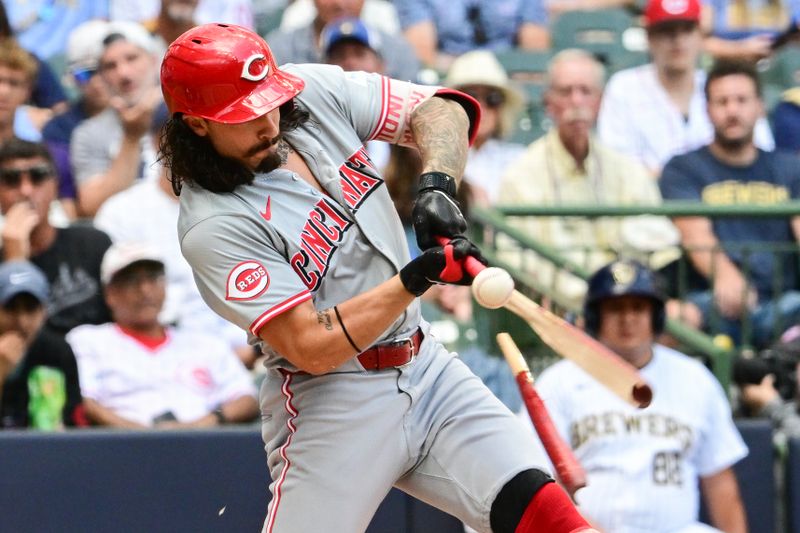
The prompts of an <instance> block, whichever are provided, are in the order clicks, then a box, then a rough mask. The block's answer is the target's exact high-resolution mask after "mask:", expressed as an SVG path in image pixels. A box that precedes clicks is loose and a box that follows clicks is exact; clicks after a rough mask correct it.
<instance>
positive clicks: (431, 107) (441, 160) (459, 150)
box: [411, 97, 469, 179]
mask: <svg viewBox="0 0 800 533" xmlns="http://www.w3.org/2000/svg"><path fill="white" fill-rule="evenodd" d="M411 131H412V132H413V134H414V140H415V141H416V143H417V147H418V148H419V151H420V154H421V155H422V164H423V169H422V171H423V172H427V171H431V170H435V171H438V172H444V173H446V174H449V175H451V176H453V177H455V178H456V179H461V175H462V174H463V173H464V166H465V165H466V161H467V150H468V148H469V142H468V131H469V119H468V118H467V113H466V112H465V111H464V109H463V108H462V107H461V105H460V104H458V103H457V102H454V101H452V100H445V99H443V98H436V97H434V98H431V99H430V100H428V101H426V102H423V103H422V104H420V106H419V107H418V108H417V109H415V110H414V114H413V115H412V116H411Z"/></svg>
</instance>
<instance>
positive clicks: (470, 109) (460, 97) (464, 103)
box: [433, 87, 481, 146]
mask: <svg viewBox="0 0 800 533" xmlns="http://www.w3.org/2000/svg"><path fill="white" fill-rule="evenodd" d="M433 95H434V96H441V97H443V98H447V99H449V100H454V101H455V102H457V103H458V104H460V105H461V107H463V108H464V111H466V112H467V116H468V117H469V145H470V146H472V143H474V142H475V137H476V136H477V135H478V125H479V124H480V123H481V104H479V103H478V101H477V100H475V99H474V98H473V97H471V96H470V95H468V94H465V93H462V92H461V91H457V90H455V89H448V88H447V87H443V88H441V89H439V90H438V91H436V92H435V93H434V94H433Z"/></svg>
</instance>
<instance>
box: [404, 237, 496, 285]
mask: <svg viewBox="0 0 800 533" xmlns="http://www.w3.org/2000/svg"><path fill="white" fill-rule="evenodd" d="M467 256H472V257H474V258H476V259H477V260H478V261H480V262H481V263H483V264H484V265H485V264H486V263H487V261H486V259H484V258H483V256H482V255H481V252H480V250H478V247H477V246H475V245H474V244H472V243H471V242H470V241H469V240H467V238H466V237H464V236H457V237H455V238H454V239H452V240H451V241H450V242H449V243H448V244H446V245H445V246H434V247H433V248H428V249H427V250H425V251H424V252H422V254H421V255H420V256H419V257H417V258H416V259H414V260H412V261H411V262H410V263H408V264H407V265H406V266H404V267H403V268H402V269H401V270H400V281H401V282H402V283H403V286H404V287H405V288H406V290H407V291H408V292H410V293H411V294H414V295H416V296H422V294H423V293H424V292H425V291H427V290H428V289H430V288H431V285H433V284H434V283H450V284H453V285H470V284H472V276H471V275H470V274H469V272H467V269H466V268H464V264H463V261H464V259H465V258H466V257H467Z"/></svg>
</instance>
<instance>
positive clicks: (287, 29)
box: [0, 0, 800, 468]
mask: <svg viewBox="0 0 800 533" xmlns="http://www.w3.org/2000/svg"><path fill="white" fill-rule="evenodd" d="M0 8H2V9H0V212H2V219H3V220H2V230H1V231H0V237H1V238H2V263H0V428H24V427H30V428H38V429H42V430H56V429H61V428H64V427H65V426H70V427H71V426H78V427H88V426H102V425H108V426H120V427H129V428H132V427H136V428H141V427H169V428H175V427H205V426H213V425H222V424H229V423H254V422H256V420H257V418H258V415H257V412H258V409H257V404H256V397H257V393H256V390H257V389H256V387H257V384H258V380H259V374H260V371H259V365H258V362H259V361H258V359H259V357H260V355H261V354H260V353H259V352H258V350H257V349H256V348H254V347H253V346H251V345H249V344H248V342H247V336H246V334H245V333H244V332H242V331H241V330H239V329H238V328H236V327H235V326H232V325H231V324H230V323H228V322H226V321H225V320H223V319H222V318H220V317H218V316H217V315H216V314H214V313H213V312H212V311H210V310H209V309H208V308H207V307H206V306H205V304H204V303H203V302H202V299H201V297H200V294H199V292H198V290H197V288H196V286H195V284H194V280H193V279H192V273H191V270H190V269H189V267H188V265H187V263H186V261H185V260H184V259H183V257H182V256H181V254H180V249H179V244H178V242H177V230H176V227H175V222H176V220H177V216H178V215H177V214H178V201H177V197H176V196H175V193H174V192H173V189H172V187H171V184H170V182H169V181H168V179H169V176H168V171H167V170H166V169H164V168H162V166H161V165H160V163H159V158H158V153H159V128H160V127H161V125H162V124H163V123H164V121H165V120H166V118H167V116H166V115H167V112H166V108H165V105H164V102H163V98H162V95H161V91H160V87H159V66H160V60H161V57H162V55H163V54H164V52H165V50H166V47H167V46H168V45H169V43H170V42H172V41H173V40H174V39H175V38H176V37H177V36H179V35H180V34H181V33H183V32H184V31H186V30H187V29H189V28H191V27H193V26H195V25H197V24H200V23H205V22H212V21H213V22H224V23H233V24H239V25H242V26H245V27H249V28H252V29H255V30H256V31H257V32H258V33H259V34H261V35H262V36H263V37H265V39H266V40H267V42H268V44H269V45H270V47H271V49H272V50H273V53H274V54H275V57H276V59H277V61H278V64H284V63H305V62H324V63H330V64H334V65H338V66H340V67H341V68H343V69H344V70H365V71H370V72H375V73H379V74H383V75H386V76H389V77H393V78H398V79H403V80H411V81H414V82H416V83H422V84H435V85H444V86H448V87H452V88H456V89H458V90H461V91H463V92H465V93H467V94H469V95H471V96H473V97H474V98H476V99H477V100H478V101H479V102H480V103H481V107H482V121H481V126H480V129H479V131H478V132H477V135H476V138H475V142H474V144H473V145H472V147H471V149H470V153H469V161H468V164H467V168H466V170H465V173H464V178H463V182H462V185H461V189H460V191H459V195H460V198H459V199H460V202H461V206H462V209H463V210H464V212H465V214H466V215H467V216H468V217H469V208H470V206H480V207H482V208H487V207H489V208H490V207H492V206H496V205H503V206H511V205H521V206H524V205H552V206H557V205H576V204H589V205H607V206H622V205H638V206H644V205H658V204H660V203H661V202H662V198H667V199H670V200H672V199H680V200H690V201H697V202H702V203H705V204H707V205H721V206H734V205H746V204H754V203H755V204H760V205H770V204H776V203H780V202H784V201H787V200H798V199H800V159H798V158H799V157H800V60H797V59H795V60H794V62H792V58H793V57H797V56H800V38H798V36H800V30H799V29H798V25H800V3H798V2H796V1H795V2H789V1H776V2H770V3H759V4H756V3H752V5H751V4H749V3H741V2H729V1H726V0H702V2H701V0H649V1H646V2H641V1H639V0H394V1H393V2H392V1H389V0H293V1H292V0H235V1H226V2H215V1H212V0H161V1H158V0H148V1H138V2H123V1H121V0H75V1H73V2H64V3H61V2H55V3H54V2H37V1H34V2H23V1H14V0H11V1H3V2H2V3H1V4H0ZM604 15H605V18H604V17H603V16H604ZM620 16H622V17H623V19H624V20H625V21H627V22H626V25H624V26H623V27H618V28H616V29H614V30H610V29H609V27H607V26H603V24H605V23H603V22H601V21H602V20H606V21H608V20H612V19H614V18H615V17H616V19H615V20H619V17H620ZM589 20H593V21H596V22H595V23H596V24H598V25H599V26H598V28H600V27H602V28H603V29H602V31H606V32H611V40H612V41H614V42H615V43H616V45H617V48H616V49H615V50H613V51H612V52H609V51H608V39H607V38H603V39H600V40H601V41H602V43H601V44H602V46H605V47H606V48H602V47H601V46H594V45H593V44H592V43H591V42H590V41H588V40H582V39H578V38H572V39H570V37H575V35H572V34H575V33H576V32H578V31H579V29H580V27H579V26H580V25H576V21H578V22H580V21H584V23H585V21H589ZM569 21H572V24H570V23H569ZM586 24H588V23H586ZM588 29H590V30H591V29H593V28H592V27H591V24H589V25H588ZM594 31H596V32H598V31H601V30H600V29H597V28H594ZM565 43H567V44H565ZM601 48H602V50H601ZM782 69H783V70H782ZM787 73H788V74H787ZM366 149H367V151H368V153H369V155H370V157H371V158H372V160H373V161H374V162H375V163H376V165H378V167H379V168H382V169H383V174H384V177H385V178H386V183H387V187H388V188H389V190H390V192H391V194H392V195H393V198H394V200H395V203H396V206H397V208H398V212H399V213H400V215H401V219H402V220H403V222H404V224H405V225H406V227H407V228H408V235H409V246H410V247H412V248H413V247H414V239H413V230H412V229H411V221H410V213H411V204H412V203H413V199H414V194H415V192H416V179H417V177H418V169H419V159H418V157H417V155H416V154H415V152H414V151H413V150H410V149H408V148H403V147H398V146H389V145H386V144H384V143H381V142H379V141H370V142H369V143H368V144H367V146H366ZM662 195H663V197H662ZM509 220H510V222H511V223H512V225H514V227H516V228H517V229H519V230H520V231H522V232H524V233H525V234H526V235H528V236H529V237H530V238H533V239H535V240H537V241H540V242H541V243H543V244H545V245H547V246H549V247H552V248H553V249H554V250H556V251H557V252H558V253H561V254H563V255H564V256H566V257H568V258H569V259H570V260H571V261H573V262H574V263H575V264H578V265H581V266H582V267H583V268H585V269H586V270H588V271H590V272H594V271H597V270H598V269H600V268H601V267H603V266H604V265H607V264H608V263H609V262H610V261H612V260H614V259H618V258H622V259H635V260H638V261H641V262H642V263H643V264H645V265H646V266H647V267H649V268H651V269H653V270H655V271H661V272H660V273H661V274H662V275H664V276H665V277H666V278H669V279H670V284H671V287H668V290H667V291H666V293H665V301H664V312H665V314H666V316H667V317H669V318H671V319H676V320H681V321H683V322H684V323H685V324H687V325H688V326H690V327H693V328H698V329H701V330H705V331H707V332H714V333H719V332H723V333H724V334H726V335H728V336H729V337H730V338H731V339H732V341H733V342H734V343H735V344H737V345H740V344H744V343H745V341H743V339H742V331H741V329H742V323H743V322H744V323H746V324H748V327H749V328H751V329H752V327H753V322H754V321H755V325H756V326H755V327H756V331H755V334H754V335H753V336H752V337H751V338H749V339H746V340H748V342H749V341H752V343H753V344H752V347H753V348H754V349H755V350H761V349H765V348H767V347H770V346H771V345H773V344H774V343H775V342H778V343H780V342H781V338H783V343H784V344H786V343H790V342H792V341H794V340H796V339H797V331H796V327H797V326H799V325H800V296H798V294H800V282H798V280H800V276H798V275H797V274H798V273H797V272H795V270H796V268H797V251H796V249H795V248H796V244H797V242H798V240H800V219H797V220H796V219H793V218H792V219H790V218H788V217H787V218H770V219H767V218H764V219H745V218H731V219H727V220H726V221H724V222H722V221H712V220H710V219H705V218H701V217H686V216H684V217H678V218H675V219H672V220H670V219H668V218H666V217H655V216H636V217H606V218H594V219H593V218H568V217H561V218H559V217H540V218H535V217H520V218H517V219H509ZM753 242H759V243H762V244H763V243H767V242H768V243H770V244H774V245H776V246H783V247H784V248H781V250H788V251H783V252H781V253H782V254H783V255H776V254H774V253H771V252H760V251H758V250H756V251H755V252H754V251H753V250H752V249H751V248H748V246H749V244H752V243H753ZM497 244H498V247H499V248H500V250H499V251H500V252H501V253H502V254H503V257H504V258H505V259H506V260H508V261H509V262H510V263H511V264H513V265H514V266H516V267H518V268H519V269H521V271H523V272H526V273H528V274H530V275H531V276H533V277H534V278H535V279H537V280H538V281H539V282H540V283H541V284H542V286H545V287H548V290H547V291H546V293H545V294H543V296H545V297H546V298H547V299H550V300H552V301H554V302H557V303H558V304H559V305H561V306H563V308H567V309H569V308H573V309H576V308H577V309H579V308H580V306H581V302H582V301H583V299H584V298H585V295H586V282H585V281H584V280H583V279H580V278H579V277H578V276H575V275H573V274H571V273H569V272H565V271H559V270H558V269H555V268H553V266H552V265H551V264H549V263H548V262H547V261H544V260H543V259H542V258H541V257H537V256H536V254H534V253H533V252H532V251H530V250H520V249H519V247H518V246H517V245H516V244H515V243H513V242H498V243H497ZM681 258H682V259H681ZM681 261H684V262H683V263H681ZM679 263H680V264H682V265H683V266H685V267H686V268H683V266H682V267H680V268H679V267H677V266H676V265H678V264H679ZM678 270H680V271H681V272H682V275H684V276H685V277H686V279H687V280H688V281H687V283H688V290H684V292H682V293H681V292H678V291H677V290H676V289H675V286H676V285H677V284H678V282H677V281H676V278H675V272H676V271H678ZM684 270H688V274H687V273H686V272H684ZM681 285H683V283H682V282H681ZM669 289H672V290H669ZM667 297H668V298H667ZM426 298H427V301H426V303H425V305H426V306H427V309H428V311H429V312H430V313H431V314H432V316H442V315H444V316H446V317H450V319H451V320H452V321H455V322H457V323H467V322H469V321H471V320H473V309H472V301H471V296H470V293H469V290H468V289H467V288H464V287H453V286H441V287H436V288H435V290H434V291H431V292H430V294H429V295H427V296H426ZM720 323H722V326H720ZM793 327H794V328H795V329H792V328H793ZM209 332H213V333H214V336H213V337H210V336H209ZM659 332H660V330H659ZM782 334H783V337H781V335H782ZM468 354H469V355H468ZM467 356H469V357H471V358H472V359H473V360H472V361H471V363H470V364H471V365H473V368H474V369H475V371H476V373H478V374H481V377H483V378H484V379H485V381H486V382H487V383H493V384H495V392H496V394H497V395H498V396H499V397H501V399H503V401H504V402H506V403H507V404H508V405H509V406H510V407H511V408H512V409H516V408H518V407H519V400H518V398H514V393H513V392H512V389H513V388H514V387H515V385H514V383H513V380H509V379H507V378H508V376H504V374H506V373H507V371H506V370H505V367H504V365H502V364H494V362H496V361H494V362H492V357H491V356H490V355H489V354H488V353H484V352H482V351H480V350H479V351H477V353H476V352H474V351H469V350H468V351H466V352H465V357H467ZM795 366H796V365H795ZM775 381H776V376H774V375H773V373H772V372H767V373H765V374H761V375H759V377H758V379H757V380H750V381H749V382H746V383H740V385H741V389H742V390H741V394H742V397H743V401H744V403H745V404H746V405H748V406H750V407H751V408H752V409H751V411H757V412H756V413H755V414H761V415H764V416H773V418H775V419H776V427H778V428H779V429H781V428H784V429H785V427H784V426H785V425H786V424H785V423H784V422H782V421H784V420H785V419H787V418H790V419H792V418H793V419H797V418H798V415H797V409H796V407H794V406H793V402H792V400H793V397H794V396H795V395H796V393H797V391H796V390H794V391H790V392H789V393H787V394H784V395H783V396H784V397H783V398H781V395H779V394H778V392H777V389H776V388H775V386H774V384H775ZM795 383H796V379H795ZM81 398H83V400H81ZM779 409H780V412H781V413H783V414H782V415H781V417H780V421H779V420H778V415H777V414H776V413H777V412H778V410H779ZM795 433H796V431H795ZM727 466H728V463H726V464H725V467H726V468H727Z"/></svg>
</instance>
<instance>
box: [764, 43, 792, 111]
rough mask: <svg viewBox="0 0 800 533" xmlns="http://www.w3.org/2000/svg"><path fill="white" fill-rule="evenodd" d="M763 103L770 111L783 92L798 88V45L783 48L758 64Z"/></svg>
mask: <svg viewBox="0 0 800 533" xmlns="http://www.w3.org/2000/svg"><path fill="white" fill-rule="evenodd" d="M759 74H760V78H761V82H762V84H763V96H764V103H765V106H766V108H767V109H772V108H773V107H774V106H775V104H777V103H778V101H779V100H780V98H781V95H782V94H783V92H784V91H785V90H787V89H791V88H792V87H798V86H800V45H793V46H785V47H783V48H782V49H781V50H779V51H778V52H776V53H775V55H774V56H772V57H771V58H769V59H766V60H764V61H763V62H762V63H760V64H759Z"/></svg>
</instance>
